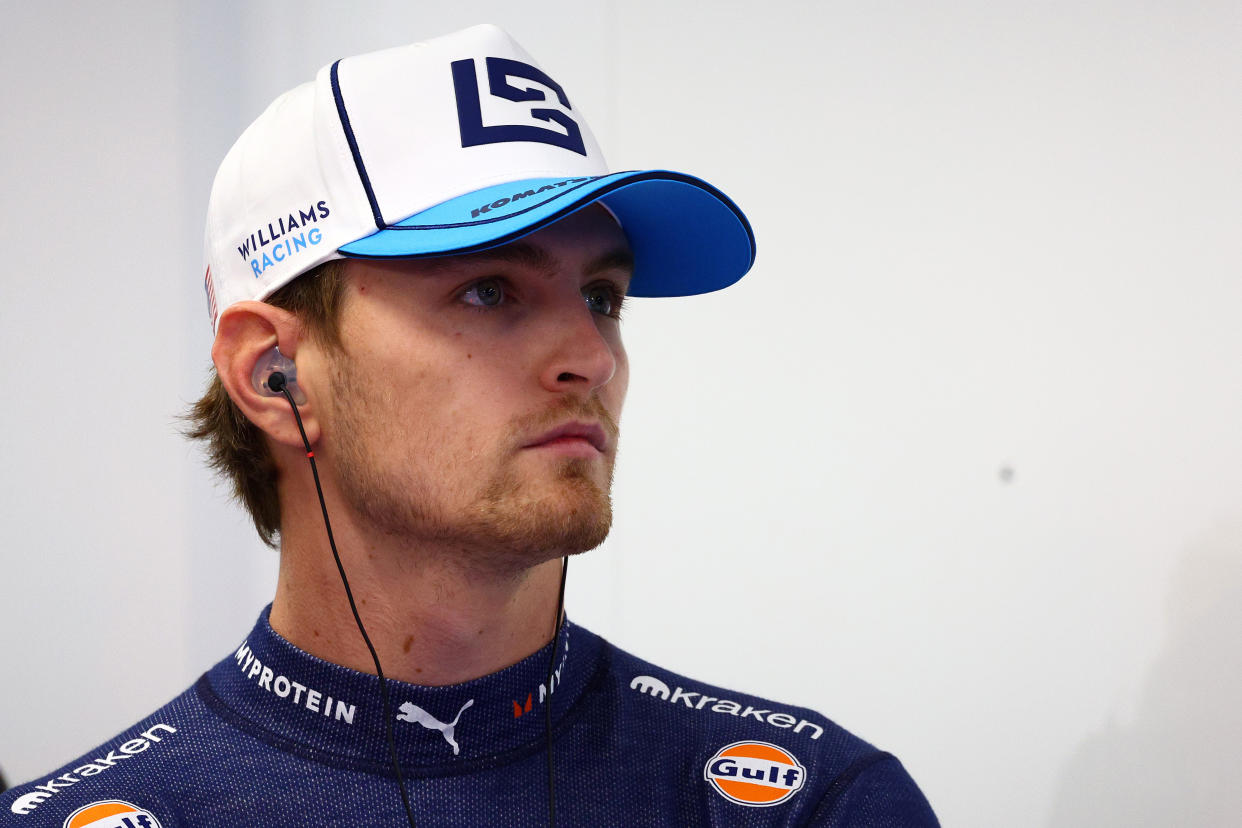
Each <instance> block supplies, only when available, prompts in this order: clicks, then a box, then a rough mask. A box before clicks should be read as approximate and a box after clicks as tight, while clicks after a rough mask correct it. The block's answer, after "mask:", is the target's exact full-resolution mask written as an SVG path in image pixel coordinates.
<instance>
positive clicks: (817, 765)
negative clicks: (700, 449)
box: [0, 607, 937, 828]
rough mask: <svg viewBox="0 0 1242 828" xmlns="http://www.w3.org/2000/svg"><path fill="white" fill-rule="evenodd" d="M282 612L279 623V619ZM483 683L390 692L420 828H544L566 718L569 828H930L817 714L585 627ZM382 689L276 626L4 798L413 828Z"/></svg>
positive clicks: (869, 760) (112, 811) (26, 811)
mask: <svg viewBox="0 0 1242 828" xmlns="http://www.w3.org/2000/svg"><path fill="white" fill-rule="evenodd" d="M269 609H270V607H269ZM560 647H561V649H560V650H559V654H558V665H557V667H556V671H555V674H554V677H553V680H552V692H551V693H548V692H547V689H546V688H545V687H544V682H545V679H546V673H547V667H548V658H549V655H550V652H549V649H548V648H544V649H543V650H541V651H540V652H538V653H535V654H533V655H531V656H530V657H529V658H526V659H524V660H522V661H520V662H518V663H517V664H514V665H512V666H510V667H507V668H505V669H503V670H501V671H499V672H497V673H493V674H491V675H488V676H484V677H483V678H479V679H475V680H474V681H469V682H466V683H464V684H457V685H451V686H447V687H420V686H415V685H410V684H405V683H403V682H398V681H390V682H389V691H390V695H391V704H392V715H393V716H394V718H395V721H394V726H395V737H396V749H397V755H398V757H399V760H400V763H401V766H402V773H403V775H404V777H405V783H406V787H407V790H408V791H409V795H410V799H411V802H412V805H413V811H414V816H415V819H416V822H417V824H418V826H419V828H432V826H447V825H452V826H544V825H547V824H548V789H549V785H548V769H547V754H546V737H545V722H544V716H545V709H544V705H547V704H551V712H552V720H553V725H552V734H553V757H554V773H555V796H556V817H557V824H558V825H559V826H604V825H609V826H611V825H625V826H699V825H703V826H706V825H712V826H776V825H815V826H847V825H849V826H853V825H865V826H929V825H936V824H937V822H936V817H935V816H934V814H933V813H932V810H931V807H930V806H929V805H928V803H927V800H926V799H925V798H924V796H923V794H922V793H921V792H920V791H919V789H918V787H917V786H916V785H915V784H914V781H913V780H912V779H911V778H910V776H909V775H908V774H907V773H906V771H905V769H904V768H903V767H902V766H901V763H900V762H898V761H897V759H895V758H894V757H893V756H891V755H890V754H888V753H885V752H883V751H880V750H877V749H876V748H874V747H872V746H871V745H869V744H867V743H866V742H864V741H862V740H861V739H858V738H857V737H855V736H853V735H851V734H849V733H847V732H846V731H845V730H843V729H842V728H840V727H838V726H837V725H835V724H834V723H833V722H831V721H829V720H828V719H826V718H824V717H823V716H821V715H819V714H818V713H815V712H813V711H811V710H806V709H803V708H798V707H788V706H785V705H781V704H777V703H775V702H771V701H766V700H764V699H760V698H756V697H754V696H748V695H744V694H741V693H735V692H732V691H729V690H724V689H721V688H719V687H711V686H708V685H705V684H701V683H699V682H696V681H693V680H691V679H687V678H685V677H683V676H679V675H677V674H675V673H670V672H669V671H667V670H664V669H662V668H660V667H656V666H655V665H653V664H650V663H648V662H645V661H642V660H640V659H638V658H635V657H634V656H632V655H630V654H629V653H626V652H624V651H622V650H620V649H617V648H616V647H614V646H612V645H611V644H609V643H608V642H606V641H604V640H603V639H602V638H600V637H599V636H597V635H594V634H592V633H591V632H589V631H587V630H586V629H584V628H582V627H579V626H576V625H573V624H571V623H569V622H566V624H565V625H564V629H563V631H562V633H561V642H560ZM406 824H407V821H406V817H405V813H404V810H403V808H402V804H401V797H400V793H399V791H398V789H397V782H396V778H395V776H394V775H393V772H392V765H391V760H390V758H389V752H388V745H387V739H386V736H385V727H384V721H383V713H382V705H381V703H380V694H379V684H378V679H377V678H376V677H375V676H373V675H370V674H366V673H361V672H357V671H354V670H350V669H347V668H345V667H341V666H338V665H335V664H331V663H329V662H326V661H323V660H322V659H319V658H316V657H315V656H312V655H310V654H309V653H306V652H304V651H302V650H300V649H298V648H297V647H295V646H294V645H293V644H291V643H289V642H288V641H286V640H285V639H284V638H282V637H281V636H279V635H278V634H277V633H275V632H274V631H273V630H272V628H271V626H270V625H269V623H268V612H267V611H266V610H265V611H264V612H263V614H262V615H261V616H260V618H259V621H258V623H257V624H256V625H255V627H254V629H253V630H252V631H251V633H250V635H249V636H248V637H247V638H246V640H245V641H244V642H243V643H242V644H241V646H240V647H238V649H237V650H236V652H234V653H233V654H231V655H229V656H228V657H227V658H225V659H224V660H223V661H221V662H220V663H219V664H217V665H216V666H215V667H213V668H212V669H211V670H210V671H208V672H207V673H206V674H205V675H203V676H202V678H200V679H199V680H198V682H197V683H195V685H194V686H193V687H191V688H190V689H189V690H187V691H186V692H185V693H183V694H181V695H180V696H178V697H177V698H175V699H173V700H172V701H171V702H170V703H169V704H167V705H165V706H164V707H162V708H160V709H159V710H158V711H156V712H155V713H154V714H152V715H151V716H149V717H147V718H146V719H143V720H142V721H141V722H139V723H138V724H136V725H134V726H133V727H131V728H130V729H128V730H126V731H125V732H124V733H122V734H121V735H119V736H117V737H116V738H115V739H113V740H111V741H109V742H106V743H105V744H104V745H102V746H100V747H99V748H97V749H95V750H92V751H90V752H89V753H87V754H86V755H84V756H82V757H81V758H80V759H77V760H75V761H73V762H71V763H69V764H68V765H65V766H64V767H63V768H61V769H59V770H56V771H53V772H52V773H50V774H48V775H47V776H41V777H38V778H36V779H35V780H33V781H32V782H29V783H27V784H25V785H19V786H17V787H16V788H13V789H12V790H9V791H7V792H5V793H4V794H3V795H0V825H4V826H9V825H13V826H30V828H33V826H59V827H61V828H86V826H91V828H155V826H162V828H168V827H169V826H182V825H186V826H191V825H192V826H203V828H226V826H227V828H237V827H238V826H251V825H256V826H325V825H333V826H340V825H388V826H401V825H406Z"/></svg>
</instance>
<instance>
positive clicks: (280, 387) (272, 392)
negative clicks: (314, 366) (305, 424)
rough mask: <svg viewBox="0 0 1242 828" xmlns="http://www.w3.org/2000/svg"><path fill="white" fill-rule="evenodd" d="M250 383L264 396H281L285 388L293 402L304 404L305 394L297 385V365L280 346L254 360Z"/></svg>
mask: <svg viewBox="0 0 1242 828" xmlns="http://www.w3.org/2000/svg"><path fill="white" fill-rule="evenodd" d="M250 384H251V385H253V386H254V390H255V391H257V392H259V393H260V394H262V395H263V396H265V397H282V396H284V393H283V392H284V390H285V389H286V388H287V389H289V393H290V394H291V395H292V396H293V400H294V402H296V403H297V404H298V405H306V394H305V393H304V392H303V391H302V389H301V388H299V387H298V366H297V365H296V364H294V362H293V360H291V359H289V357H287V356H285V355H284V354H282V353H281V352H280V348H275V347H274V348H272V349H271V350H270V351H268V352H267V353H265V354H264V355H263V356H261V357H259V359H258V360H256V361H255V363H254V371H253V372H252V373H251V374H250Z"/></svg>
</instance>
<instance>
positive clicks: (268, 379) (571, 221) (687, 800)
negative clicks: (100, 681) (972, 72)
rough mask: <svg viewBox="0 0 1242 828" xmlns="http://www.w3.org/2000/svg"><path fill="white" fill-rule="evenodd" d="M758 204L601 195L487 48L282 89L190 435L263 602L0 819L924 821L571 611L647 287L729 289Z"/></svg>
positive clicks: (582, 159) (672, 291) (247, 141)
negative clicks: (267, 569)
mask: <svg viewBox="0 0 1242 828" xmlns="http://www.w3.org/2000/svg"><path fill="white" fill-rule="evenodd" d="M753 258H754V241H753V236H752V234H751V230H750V226H749V224H748V223H747V222H746V219H745V217H744V216H743V215H742V213H741V212H740V210H738V208H737V207H736V206H735V205H734V204H733V203H732V202H731V201H729V200H728V198H727V197H725V196H724V195H723V194H721V193H720V192H719V191H717V190H715V189H714V188H712V187H711V186H710V185H707V184H705V183H704V182H701V181H698V180H697V179H693V178H691V177H689V176H685V175H682V174H679V173H669V172H637V173H613V174H609V173H608V172H607V169H606V167H605V166H604V163H603V160H602V158H601V156H600V153H599V150H598V148H597V147H596V145H595V141H594V138H593V137H592V136H591V134H590V131H589V129H588V128H587V127H586V124H585V123H584V122H583V121H582V119H581V117H580V115H579V114H578V113H577V111H576V110H574V109H573V106H572V105H571V102H570V98H569V97H568V95H567V94H566V93H565V91H564V88H563V87H561V86H560V85H559V84H558V83H557V82H556V80H555V79H553V78H551V77H549V76H548V75H547V74H546V73H544V72H543V71H542V70H540V69H539V68H538V67H537V66H536V65H535V64H534V61H533V60H532V59H531V57H530V56H529V55H527V54H526V53H525V52H524V51H522V50H521V48H520V47H519V46H517V44H516V43H514V42H513V41H512V40H511V39H510V38H509V37H508V36H507V35H505V34H504V33H503V32H501V31H500V30H498V29H496V28H494V27H490V26H480V27H475V28H472V29H468V30H465V31H463V32H459V33H456V34H453V35H449V36H447V37H443V38H439V39H437V40H433V41H428V42H426V43H423V44H416V45H414V46H411V47H405V48H401V49H391V50H387V51H384V52H377V53H373V54H369V55H361V56H358V57H354V58H348V59H345V60H342V61H339V62H337V63H336V64H333V65H332V66H330V67H326V68H325V69H324V70H322V71H321V72H320V73H319V75H318V77H317V79H316V80H315V82H313V83H309V84H305V85H303V86H301V87H298V88H297V89H295V90H292V91H291V92H289V93H287V94H286V95H284V96H282V97H281V98H279V99H277V101H276V102H275V103H273V104H272V106H271V107H269V109H268V110H267V111H266V112H264V113H263V115H261V116H260V117H259V119H258V120H257V121H255V123H254V124H252V125H251V126H250V127H249V128H248V129H247V130H246V132H245V133H244V134H243V135H242V137H241V138H240V139H239V140H238V142H237V144H236V145H235V146H234V147H233V149H232V150H231V151H230V152H229V154H228V156H227V157H226V159H225V161H224V162H223V164H222V165H221V168H220V171H219V173H218V174H217V178H216V183H215V186H214V187H213V192H212V199H211V204H210V207H209V211H208V227H207V262H208V269H207V275H206V289H207V294H208V304H209V310H210V315H211V321H212V324H213V326H214V328H215V332H216V339H215V344H214V347H213V350H212V356H213V360H214V362H215V366H216V376H215V377H214V378H213V380H212V383H211V386H210V388H209V390H208V392H207V394H206V395H205V396H204V397H203V399H202V400H200V401H199V403H198V404H197V405H196V406H195V409H194V412H193V415H192V419H193V423H194V426H193V433H194V435H195V436H197V437H199V438H202V439H205V440H206V441H207V442H208V446H209V451H210V456H211V458H212V462H213V464H214V465H215V467H216V468H217V469H219V470H220V471H222V472H223V473H224V474H226V475H227V476H229V477H230V478H231V480H232V481H233V483H234V485H235V488H236V491H237V494H238V496H239V499H240V500H241V501H242V502H243V504H244V505H245V506H246V507H247V508H248V510H249V511H250V513H251V515H252V517H253V519H254V521H255V525H256V527H257V529H258V531H259V533H260V535H261V536H262V537H263V538H264V540H265V541H267V542H269V543H273V544H274V543H276V539H277V538H278V539H279V548H280V554H281V557H280V574H279V581H278V587H277V591H276V595H275V598H274V600H273V602H272V604H271V606H270V607H269V608H268V609H267V610H265V611H264V613H263V614H262V615H261V617H260V619H259V621H258V623H257V625H256V626H255V628H254V630H253V631H252V632H251V633H250V635H249V636H248V637H247V638H246V640H245V641H244V642H243V643H242V644H241V645H240V646H239V647H238V649H237V650H236V652H235V653H232V654H230V655H229V656H228V657H226V658H225V659H224V660H223V661H221V662H220V663H219V664H218V665H216V666H215V667H214V668H213V669H212V670H210V671H209V672H208V673H207V674H206V675H204V676H203V678H202V679H200V680H199V682H198V683H197V684H196V685H195V686H194V687H193V688H191V689H190V690H188V691H187V692H186V693H184V694H183V695H181V696H179V697H178V698H177V699H174V700H173V701H172V702H171V703H170V704H169V705H167V706H165V707H164V708H162V709H160V710H158V711H156V712H155V713H154V714H152V716H150V717H148V718H147V719H144V720H143V721H142V722H140V723H139V724H137V725H135V726H134V727H133V728H130V729H129V730H127V731H125V732H124V733H123V734H121V735H120V736H118V737H117V738H116V739H115V740H113V741H111V742H108V743H106V744H105V745H103V746H102V747H101V748H99V749H98V750H95V751H91V752H90V753H88V754H87V755H86V756H84V757H82V758H81V759H79V760H77V761H75V762H73V763H70V764H69V765H66V766H65V767H64V768H62V769H61V770H59V771H56V772H55V773H54V774H52V775H51V776H49V777H48V778H47V779H40V780H35V782H34V783H32V784H28V785H25V786H21V787H19V788H17V789H15V790H14V791H11V792H9V793H8V794H6V795H5V796H4V797H3V798H2V799H0V805H2V806H3V810H0V814H3V817H0V818H3V819H5V821H6V822H9V821H11V822H12V824H17V825H24V824H30V825H64V826H71V827H72V828H78V827H79V826H86V825H92V826H131V828H132V826H152V825H162V826H169V825H183V824H184V825H204V826H225V825H228V826H235V825H238V824H248V825H249V824H253V825H309V824H315V825H320V824H328V825H336V824H367V825H397V824H418V825H424V826H425V825H544V824H557V823H559V824H562V825H613V824H626V825H795V824H799V825H800V824H814V825H854V824H867V825H932V824H935V817H934V816H933V814H932V812H931V809H930V807H929V806H928V805H927V802H926V800H925V799H924V798H923V796H922V794H921V793H920V792H919V790H918V788H917V787H916V786H915V785H914V783H913V782H912V781H911V780H910V778H909V776H908V775H907V774H906V773H905V771H904V770H903V769H902V767H901V765H900V763H898V762H897V760H896V759H894V758H893V757H892V756H890V755H889V754H887V753H883V752H880V751H877V750H876V749H875V748H873V747H871V746H870V745H868V744H866V743H865V742H862V741H861V740H859V739H857V738H855V737H853V736H851V735H850V734H848V733H846V732H845V731H843V730H841V729H840V728H839V727H837V726H836V725H834V724H833V723H832V722H830V721H828V720H827V719H825V718H823V717H822V716H820V715H818V714H816V713H814V712H812V711H809V710H803V709H798V708H791V707H787V706H784V705H781V704H778V703H774V702H768V701H764V700H762V699H758V698H755V697H752V696H748V695H745V694H741V693H737V692H733V691H728V690H723V689H720V688H713V687H709V686H706V685H703V684H700V683H698V682H695V681H693V680H690V679H687V678H683V677H681V676H678V675H676V674H674V673H670V672H669V671H667V670H664V669H662V668H659V667H656V666H654V665H652V664H649V663H647V662H643V661H641V660H639V659H637V658H635V657H634V656H632V655H629V654H628V653H624V652H622V651H620V650H617V649H616V648H614V647H612V646H611V645H609V644H608V643H607V642H605V641H603V640H602V639H600V638H599V637H597V636H595V635H593V634H592V633H590V632H588V631H587V630H585V629H582V628H581V627H577V626H575V625H573V624H572V623H570V622H569V621H562V612H561V600H560V598H561V594H562V591H563V589H564V580H565V568H564V564H563V561H564V560H566V559H567V557H568V556H570V555H573V554H576V553H578V552H583V551H586V550H589V549H592V548H594V547H595V546H597V545H599V544H600V543H601V542H602V541H603V539H604V538H605V536H606V535H607V533H608V530H609V527H610V525H611V519H612V515H611V505H610V500H609V490H610V486H611V479H612V469H613V462H614V460H615V457H616V451H617V439H618V425H617V424H618V422H619V420H620V417H621V409H622V404H623V402H624V398H625V392H626V386H627V382H628V374H629V368H628V364H627V361H626V354H625V349H624V346H623V344H622V340H621V334H620V314H621V310H622V305H623V304H624V302H625V301H626V299H625V297H626V296H627V295H640V296H670V295H689V294H693V293H701V292H706V291H709V290H715V289H719V288H722V287H725V286H727V285H728V284H731V283H732V282H734V281H736V280H737V279H739V278H741V276H742V275H743V274H744V273H745V272H746V271H747V270H748V269H749V268H750V265H751V263H752V261H753Z"/></svg>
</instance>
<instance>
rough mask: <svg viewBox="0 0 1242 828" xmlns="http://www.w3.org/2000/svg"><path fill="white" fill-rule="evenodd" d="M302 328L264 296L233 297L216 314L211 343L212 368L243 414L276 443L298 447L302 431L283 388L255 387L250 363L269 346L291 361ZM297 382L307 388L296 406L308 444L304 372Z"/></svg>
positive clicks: (310, 400)
mask: <svg viewBox="0 0 1242 828" xmlns="http://www.w3.org/2000/svg"><path fill="white" fill-rule="evenodd" d="M302 332H303V330H302V325H301V323H300V322H299V321H298V318H297V317H296V316H294V315H293V314H291V313H289V312H288V311H285V310H281V309H280V308H277V307H275V306H273V305H269V304H267V303H265V302H238V303H236V304H234V305H230V306H229V307H228V308H227V309H225V311H224V313H222V314H221V315H220V322H219V325H218V326H217V327H216V341H215V344H213V345H212V347H211V358H212V361H213V362H215V364H216V374H217V375H219V377H220V382H221V383H223V384H224V389H225V390H226V391H227V392H228V394H229V397H230V398H231V399H232V400H233V403H234V404H235V405H236V406H237V407H238V408H239V409H241V412H242V414H244V415H245V416H246V419H248V420H250V422H252V423H254V424H255V425H256V426H258V427H259V428H260V429H262V430H263V431H264V432H265V433H266V434H267V436H269V437H271V438H272V439H273V440H275V441H276V442H277V443H280V444H282V445H288V446H293V447H294V448H298V449H301V448H303V446H302V437H301V435H300V434H299V433H298V426H297V422H296V421H295V420H294V419H293V411H292V410H291V409H290V407H289V401H288V400H287V399H285V396H284V395H283V394H281V395H279V396H274V397H271V396H266V395H264V394H263V393H262V392H261V391H260V390H259V389H258V388H256V387H255V385H254V383H253V382H252V377H253V374H254V369H255V364H256V363H258V362H259V361H260V360H264V361H266V357H267V355H268V354H269V352H270V351H271V350H272V349H273V348H276V347H279V348H280V352H281V353H282V354H283V355H284V356H286V357H288V358H289V359H291V360H294V361H295V362H296V361H297V352H298V345H299V343H300V342H301V340H302ZM298 385H299V386H300V387H301V388H302V390H303V391H304V392H307V394H306V396H307V402H306V404H304V405H299V406H298V413H299V414H300V415H301V416H302V426H303V427H304V428H305V429H306V438H307V439H308V440H310V443H311V445H312V446H313V445H315V442H316V441H317V440H318V439H319V422H318V419H317V418H316V417H315V411H314V400H315V396H314V394H313V393H312V392H309V391H308V389H307V385H308V378H307V377H306V376H305V375H303V376H301V377H299V382H298Z"/></svg>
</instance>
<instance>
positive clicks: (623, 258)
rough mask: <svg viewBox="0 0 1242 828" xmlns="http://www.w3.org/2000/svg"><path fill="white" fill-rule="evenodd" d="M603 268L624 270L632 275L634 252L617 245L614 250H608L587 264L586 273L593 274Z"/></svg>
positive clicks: (600, 271)
mask: <svg viewBox="0 0 1242 828" xmlns="http://www.w3.org/2000/svg"><path fill="white" fill-rule="evenodd" d="M605 270H624V271H625V272H626V273H629V274H631V275H632V274H633V273H634V254H633V253H631V252H630V251H629V250H626V249H625V248H622V247H618V248H617V249H616V250H609V251H608V252H607V253H605V254H604V255H602V256H600V257H599V258H598V259H595V260H594V261H592V262H591V263H590V264H588V265H587V267H586V275H588V276H593V275H595V274H596V273H603V272H604V271H605Z"/></svg>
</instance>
